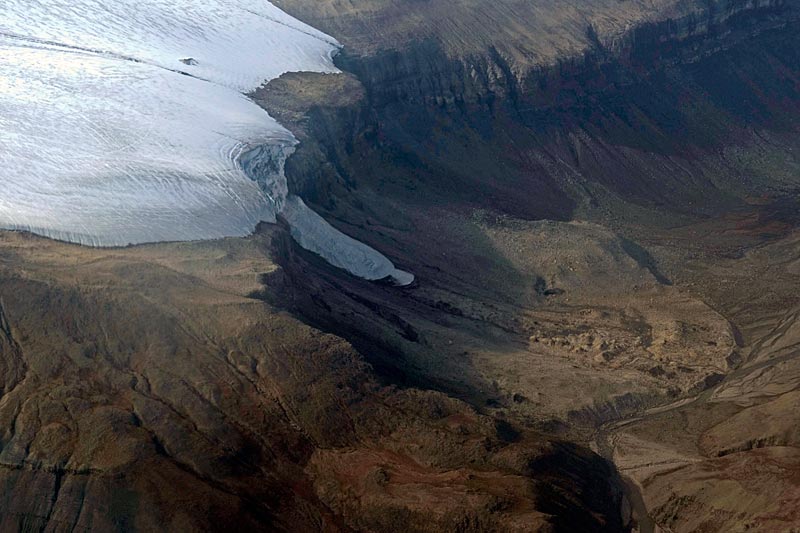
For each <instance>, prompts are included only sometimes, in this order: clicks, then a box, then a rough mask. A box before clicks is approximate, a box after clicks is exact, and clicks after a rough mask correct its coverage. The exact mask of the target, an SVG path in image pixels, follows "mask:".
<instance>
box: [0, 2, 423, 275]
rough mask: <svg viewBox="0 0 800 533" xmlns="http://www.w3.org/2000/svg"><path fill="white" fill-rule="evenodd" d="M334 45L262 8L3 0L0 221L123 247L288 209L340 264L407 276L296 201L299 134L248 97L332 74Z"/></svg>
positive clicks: (213, 231) (246, 222) (303, 235)
mask: <svg viewBox="0 0 800 533" xmlns="http://www.w3.org/2000/svg"><path fill="white" fill-rule="evenodd" d="M338 49H339V44H338V43H337V42H336V41H335V40H334V39H333V38H331V37H329V36H327V35H325V34H323V33H321V32H319V31H317V30H316V29H314V28H312V27H310V26H308V25H306V24H303V23H302V22H300V21H298V20H296V19H294V18H293V17H291V16H289V15H287V14H286V13H284V12H282V11H281V10H280V9H278V8H277V7H275V6H274V5H272V4H270V3H269V2H267V1H257V2H254V1H251V0H203V1H200V2H194V1H188V0H136V1H134V0H113V1H112V0H69V1H68V0H5V1H4V2H3V3H2V6H0V227H3V228H5V229H16V230H26V231H31V232H33V233H37V234H40V235H44V236H47V237H51V238H55V239H60V240H65V241H70V242H75V243H80V244H85V245H92V246H125V245H129V244H141V243H150V242H160V241H181V240H199V239H214V238H221V237H232V236H245V235H248V234H249V233H251V232H252V231H253V229H254V228H255V227H256V225H257V224H258V223H259V222H260V221H266V222H275V220H276V216H277V215H278V214H281V213H284V212H285V218H286V220H287V221H288V222H289V224H290V226H291V233H292V235H293V237H294V238H295V239H296V240H297V242H298V243H299V244H300V245H301V246H303V247H304V248H306V249H308V250H311V251H313V252H315V253H318V254H319V255H321V256H322V257H324V258H326V259H327V260H328V261H329V262H331V263H332V264H333V265H335V266H338V267H340V268H343V269H345V270H347V271H349V272H350V273H352V274H354V275H356V276H359V277H362V278H366V279H370V280H376V279H383V278H393V279H394V281H395V282H396V283H398V284H401V285H405V284H408V283H410V282H411V281H412V280H413V276H412V275H411V274H408V273H406V272H403V271H400V270H398V269H396V268H395V267H394V265H393V264H392V263H391V261H389V260H388V259H387V258H386V257H385V256H383V255H382V254H380V253H379V252H377V251H376V250H374V249H372V248H370V247H368V246H366V245H364V244H362V243H359V242H358V241H355V240H354V239H351V238H349V237H347V236H345V235H343V234H342V233H340V232H339V231H338V230H336V229H334V228H333V227H332V226H330V225H329V224H328V223H327V222H325V221H324V219H322V217H320V216H319V215H317V214H316V213H314V212H313V211H312V210H311V209H310V208H308V207H307V206H306V205H305V204H304V203H303V202H302V200H300V199H299V198H295V197H293V196H292V195H290V194H289V191H288V187H287V183H286V178H285V176H284V175H283V166H284V162H285V159H286V158H287V157H289V156H290V155H291V153H292V152H293V150H294V146H295V145H296V143H297V140H296V139H295V138H294V136H293V135H292V134H291V133H290V132H289V131H288V130H287V129H286V128H284V127H283V126H281V125H280V124H279V123H278V122H276V121H275V120H274V119H273V118H272V117H270V116H269V114H267V113H266V112H265V111H264V110H263V109H262V108H260V107H259V106H258V105H256V104H255V103H254V102H252V101H251V100H250V99H249V98H247V96H246V94H247V93H249V92H251V91H253V90H255V89H256V88H258V87H259V86H261V85H262V84H264V83H266V82H268V81H270V80H272V79H275V78H277V77H279V76H280V75H282V74H284V73H287V72H306V71H307V72H321V73H336V72H338V69H337V68H336V66H335V65H334V63H333V57H334V55H335V53H336V52H337V51H338Z"/></svg>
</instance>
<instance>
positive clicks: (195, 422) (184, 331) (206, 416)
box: [0, 228, 622, 531]
mask: <svg viewBox="0 0 800 533" xmlns="http://www.w3.org/2000/svg"><path fill="white" fill-rule="evenodd" d="M275 235H277V236H278V237H279V238H280V239H284V238H285V236H284V235H283V232H282V230H279V229H277V228H274V229H272V230H270V231H267V230H265V231H264V232H262V233H261V234H260V235H258V236H256V237H253V238H250V239H242V240H236V239H232V240H227V241H220V242H209V243H193V244H165V245H155V246H144V247H138V248H132V249H126V250H92V249H85V248H80V247H76V246H71V245H65V244H60V243H55V242H48V241H46V240H44V239H40V238H34V237H29V236H25V235H21V234H9V233H5V234H2V235H0V296H1V299H0V300H1V301H2V308H1V309H0V311H1V312H0V368H2V370H3V373H2V378H3V384H2V397H0V448H1V449H2V453H0V530H3V531H83V530H94V531H109V530H146V531H153V530H159V531H163V530H165V529H166V530H221V529H227V528H236V529H243V530H251V531H252V530H268V531H275V530H279V531H350V530H371V531H443V530H451V531H456V530H457V531H487V530H494V531H530V530H532V529H533V530H542V531H550V530H553V528H559V527H560V528H562V529H563V528H564V527H569V528H581V529H605V530H609V531H614V530H617V529H618V528H620V527H622V523H621V519H620V514H619V505H620V497H621V495H620V493H619V489H618V486H617V485H615V481H614V473H613V470H612V469H611V468H610V467H609V466H608V464H606V463H605V462H604V461H603V460H602V459H600V458H599V457H598V456H596V455H594V454H592V453H591V452H589V451H588V450H587V449H581V448H580V447H576V446H574V445H570V444H566V443H561V442H558V441H555V440H553V439H548V438H545V437H542V436H539V435H537V434H535V433H531V432H524V433H517V432H515V431H513V430H511V429H510V428H506V427H505V426H504V425H503V424H501V423H500V422H499V421H498V420H496V419H492V418H489V417H486V416H482V415H480V414H479V413H477V412H475V411H474V410H473V409H472V408H470V407H469V406H467V405H466V404H464V403H462V402H459V401H457V400H453V399H450V398H448V397H446V396H444V395H442V394H440V393H436V392H426V391H421V390H415V389H408V388H406V389H398V388H396V387H393V386H387V385H382V384H381V383H380V382H379V381H378V380H377V379H376V376H375V374H374V372H373V371H372V369H371V368H370V366H369V365H368V364H367V363H365V361H364V360H363V358H362V357H361V356H360V355H359V354H358V353H357V352H356V351H355V350H354V349H353V348H352V346H350V345H349V344H348V343H347V342H345V341H344V340H342V339H340V338H338V337H335V336H332V335H327V334H324V333H321V332H320V331H318V330H316V329H313V328H311V327H309V326H306V325H304V324H303V323H301V322H299V321H298V320H297V319H295V318H292V317H291V316H289V315H288V314H286V313H284V312H281V311H279V310H277V309H275V308H272V307H271V306H269V305H268V304H266V303H265V302H264V301H262V300H261V299H260V298H259V297H254V295H256V296H257V295H259V294H260V292H261V288H262V285H261V283H260V280H261V279H262V278H263V277H265V276H266V277H268V278H270V277H271V278H275V277H279V276H281V269H280V268H279V267H278V266H276V265H275V263H274V262H273V261H271V259H270V254H269V250H270V249H271V248H272V246H271V244H270V242H271V239H273V238H278V237H275Z"/></svg>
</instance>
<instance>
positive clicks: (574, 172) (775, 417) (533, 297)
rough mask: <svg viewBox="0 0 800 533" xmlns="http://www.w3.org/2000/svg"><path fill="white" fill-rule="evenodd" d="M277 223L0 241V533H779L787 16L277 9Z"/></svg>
mask: <svg viewBox="0 0 800 533" xmlns="http://www.w3.org/2000/svg"><path fill="white" fill-rule="evenodd" d="M275 3H276V5H278V6H279V7H281V8H282V9H284V10H286V11H287V12H289V13H290V14H292V15H294V16H296V17H298V18H300V19H301V20H303V21H304V22H307V23H309V24H311V25H313V26H315V27H317V28H319V29H321V30H323V31H325V32H326V33H329V34H330V35H332V36H334V37H336V38H337V39H338V40H339V41H340V42H341V43H343V45H344V49H343V51H342V53H341V54H340V56H339V58H338V59H337V63H338V64H339V65H340V67H341V68H342V70H343V73H342V74H337V75H319V74H288V75H285V76H283V77H282V78H280V79H278V80H274V81H273V82H271V83H270V84H269V85H267V86H265V87H263V88H261V89H260V90H259V91H257V92H256V93H254V94H253V95H252V97H253V99H254V100H255V101H256V102H258V103H259V104H260V105H262V106H263V107H264V108H265V109H266V110H267V111H269V112H270V114H272V115H273V116H274V117H275V118H276V119H278V120H279V121H280V122H281V123H282V124H285V125H286V126H287V127H289V128H290V129H291V130H292V131H293V133H295V135H296V136H297V137H298V138H299V139H300V141H301V144H300V145H299V147H298V150H297V152H296V154H295V155H294V156H292V157H291V158H290V159H289V161H288V162H287V176H288V178H289V181H290V188H291V189H292V192H294V193H296V194H299V195H301V196H302V197H303V198H304V199H305V200H306V201H307V202H308V203H309V205H311V206H312V207H313V208H314V209H315V210H316V211H317V212H319V213H321V214H323V215H324V216H325V218H326V219H327V220H328V221H329V222H330V223H331V224H333V225H334V226H336V227H337V228H338V229H340V230H341V231H343V232H345V233H347V234H348V235H351V236H353V237H355V238H357V239H359V240H361V241H363V242H365V243H368V244H369V245H371V246H373V247H374V248H376V249H377V250H379V251H381V252H382V253H384V254H386V255H387V256H389V257H390V258H391V259H392V260H393V261H394V262H395V264H396V265H397V266H398V268H402V269H403V270H408V271H410V272H413V273H414V275H415V276H416V281H415V283H414V284H413V285H411V286H410V287H405V288H398V287H395V286H392V285H390V284H388V283H370V282H366V281H363V280H359V279H356V278H353V277H351V276H348V275H347V274H346V273H344V272H342V271H339V270H337V269H335V268H333V267H331V266H330V265H328V264H327V263H325V262H324V261H322V260H321V259H320V258H319V257H316V256H314V255H313V254H311V253H309V252H306V251H304V250H302V249H300V248H299V247H297V246H296V245H295V244H294V243H293V241H292V240H291V239H290V238H288V236H287V232H286V229H285V227H283V226H282V225H277V226H266V225H264V226H262V227H260V228H259V229H258V230H257V232H256V233H255V235H253V236H252V237H249V238H246V239H229V240H224V241H215V242H207V243H185V244H158V245H147V246H139V247H132V248H126V249H114V250H97V249H88V248H81V247H77V246H70V245H66V244H62V243H55V242H51V241H47V240H44V239H39V238H34V237H31V236H28V235H24V234H16V233H3V234H2V235H0V529H2V530H9V531H17V530H23V531H33V530H37V531H39V530H44V531H74V530H101V531H105V530H156V529H158V530H162V529H169V530H187V529H199V530H218V529H226V528H234V527H235V528H237V529H247V530H268V531H275V530H277V531H375V532H379V531H380V532H382V531H453V532H456V531H458V532H464V531H568V532H571V531H641V532H653V531H665V532H666V531H669V532H693V531H708V532H711V531H715V532H730V531H764V532H776V531H796V530H797V529H798V528H800V515H798V508H800V502H798V498H800V489H799V488H798V487H800V477H798V476H800V455H798V454H799V453H800V452H799V451H798V450H799V448H800V444H798V442H799V441H798V438H800V436H799V435H798V430H797V427H798V421H799V420H798V414H797V407H798V404H800V398H799V397H798V386H800V359H798V357H797V356H798V351H797V346H798V343H800V297H799V296H798V294H800V292H798V288H800V224H798V222H799V221H800V217H798V212H799V211H798V207H799V206H798V185H800V173H799V172H800V161H798V154H800V142H798V139H800V136H798V133H800V132H798V124H800V114H798V111H797V110H798V109H800V107H799V106H798V104H800V54H798V50H800V39H798V35H800V33H798V31H797V29H798V27H800V22H799V21H800V6H799V5H798V4H797V3H796V2H794V1H791V0H783V1H781V0H768V1H747V2H744V1H742V2H739V1H727V0H726V1H717V0H714V1H712V2H695V1H692V0H687V1H673V0H663V1H661V0H659V1H655V2H639V1H627V2H616V1H605V0H597V1H593V2H556V1H544V0H541V1H540V0H536V1H521V0H503V1H500V2H486V1H481V0H463V1H459V2H452V1H448V2H445V1H443V0H430V1H424V2H422V1H388V0H387V1H384V0H375V1H372V0H370V1H364V2H349V1H344V0H324V1H320V0H313V1H312V0H282V1H276V2H275Z"/></svg>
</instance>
